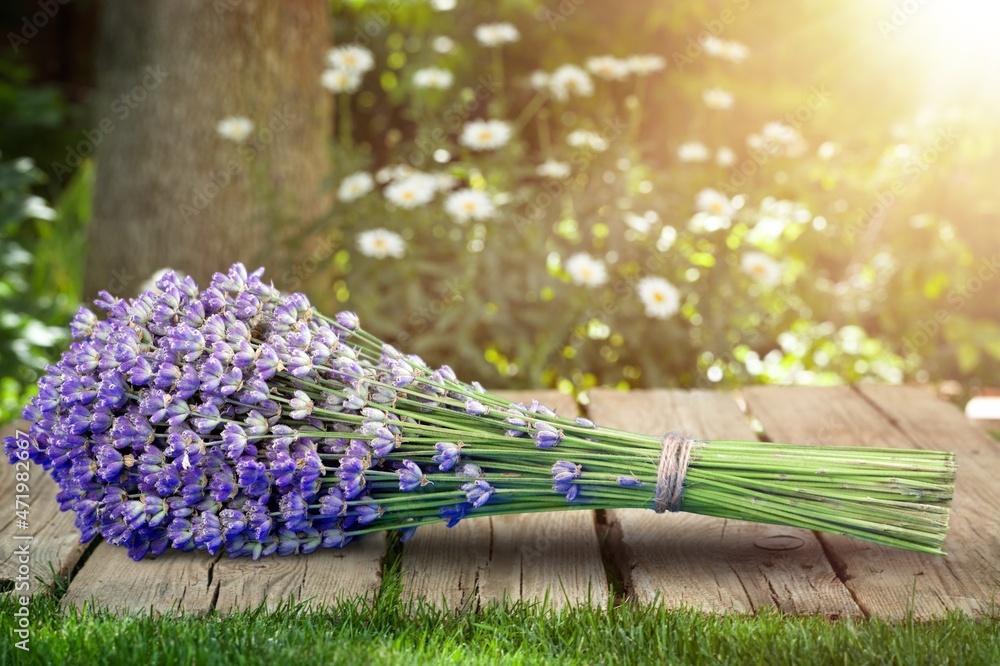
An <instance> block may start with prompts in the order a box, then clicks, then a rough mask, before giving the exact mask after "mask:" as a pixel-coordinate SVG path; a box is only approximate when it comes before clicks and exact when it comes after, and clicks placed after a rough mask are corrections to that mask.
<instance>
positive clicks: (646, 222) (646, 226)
mask: <svg viewBox="0 0 1000 666" xmlns="http://www.w3.org/2000/svg"><path fill="white" fill-rule="evenodd" d="M655 221H656V218H655V217H652V216H644V215H636V214H635V213H632V212H629V213H625V225H626V226H627V227H628V228H629V229H631V230H632V231H634V232H636V233H639V234H642V235H643V236H645V235H646V234H648V233H649V230H650V229H652V228H653V223H654V222H655Z"/></svg>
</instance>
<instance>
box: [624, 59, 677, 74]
mask: <svg viewBox="0 0 1000 666" xmlns="http://www.w3.org/2000/svg"><path fill="white" fill-rule="evenodd" d="M625 64H626V65H628V69H629V71H630V72H632V73H633V74H635V75H636V76H649V75H650V74H652V73H654V72H658V71H660V70H661V69H664V68H665V67H666V66H667V61H666V59H665V58H664V57H663V56H658V55H653V54H650V55H634V56H629V57H628V58H626V59H625Z"/></svg>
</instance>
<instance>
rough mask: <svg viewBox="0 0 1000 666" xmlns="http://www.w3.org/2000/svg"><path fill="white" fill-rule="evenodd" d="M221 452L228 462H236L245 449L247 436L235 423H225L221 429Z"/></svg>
mask: <svg viewBox="0 0 1000 666" xmlns="http://www.w3.org/2000/svg"><path fill="white" fill-rule="evenodd" d="M221 448H222V452H223V453H224V454H225V456H226V457H227V458H229V459H230V460H234V461H235V460H238V459H239V457H240V456H242V455H243V452H244V451H246V448H247V434H246V432H245V431H244V430H243V428H241V427H240V426H239V425H238V424H236V423H227V424H226V427H225V428H223V429H222V446H221Z"/></svg>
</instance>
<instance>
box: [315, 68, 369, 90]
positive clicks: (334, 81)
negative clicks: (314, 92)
mask: <svg viewBox="0 0 1000 666" xmlns="http://www.w3.org/2000/svg"><path fill="white" fill-rule="evenodd" d="M319 83H320V85H322V86H323V87H324V88H326V89H327V90H329V91H330V92H332V93H353V92H355V91H356V90H357V89H358V88H359V87H360V86H361V73H360V72H348V71H346V70H343V69H327V70H325V71H324V72H323V74H322V75H321V76H320V78H319Z"/></svg>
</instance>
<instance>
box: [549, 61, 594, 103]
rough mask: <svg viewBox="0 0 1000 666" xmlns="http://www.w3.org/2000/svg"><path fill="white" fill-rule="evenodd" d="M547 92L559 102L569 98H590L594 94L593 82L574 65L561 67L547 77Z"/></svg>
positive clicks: (588, 75)
mask: <svg viewBox="0 0 1000 666" xmlns="http://www.w3.org/2000/svg"><path fill="white" fill-rule="evenodd" d="M549 90H550V91H551V92H552V96H553V97H555V98H556V99H557V100H559V101H560V102H565V101H566V100H567V99H569V98H570V97H571V96H574V95H575V96H577V97H590V96H591V95H593V94H594V80H593V79H591V78H590V74H587V72H585V71H584V70H582V69H580V68H579V67H577V66H576V65H563V66H562V67H559V68H558V69H556V71H554V72H552V76H550V77H549Z"/></svg>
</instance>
